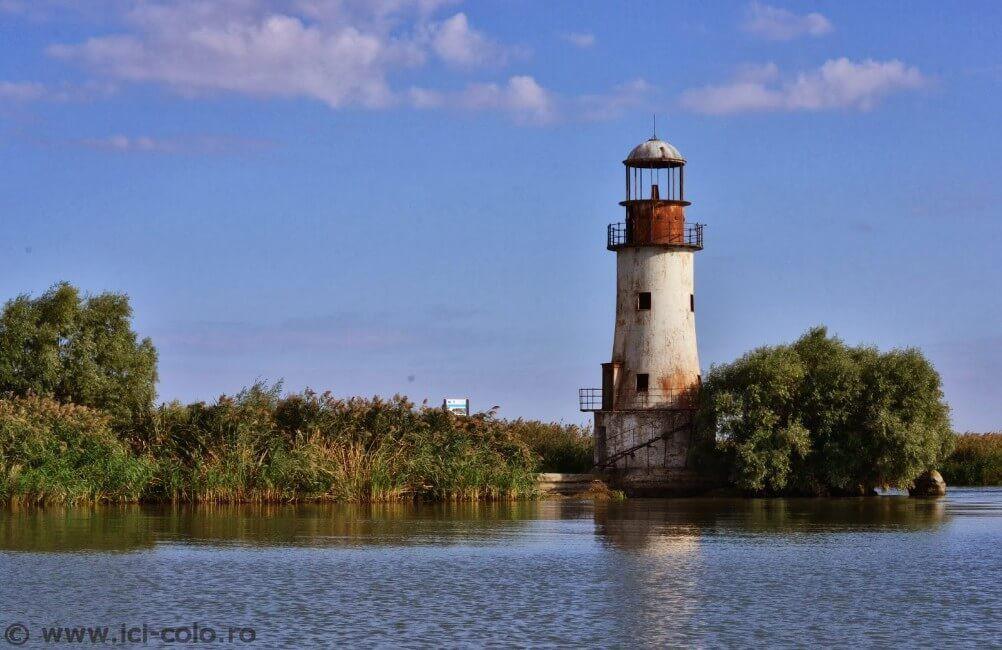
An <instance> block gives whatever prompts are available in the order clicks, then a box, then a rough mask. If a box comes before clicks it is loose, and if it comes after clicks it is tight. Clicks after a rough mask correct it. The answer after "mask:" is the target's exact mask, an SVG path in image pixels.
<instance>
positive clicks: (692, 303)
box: [689, 293, 696, 311]
mask: <svg viewBox="0 0 1002 650" xmlns="http://www.w3.org/2000/svg"><path fill="white" fill-rule="evenodd" d="M689 311H696V294H694V293H690V294H689Z"/></svg>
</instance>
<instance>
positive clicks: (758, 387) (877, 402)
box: [700, 327, 953, 494]
mask: <svg viewBox="0 0 1002 650" xmlns="http://www.w3.org/2000/svg"><path fill="white" fill-rule="evenodd" d="M700 426H701V428H702V432H703V433H704V440H707V441H709V444H710V445H711V446H712V447H713V451H714V453H715V456H716V459H717V461H718V462H719V463H721V464H722V465H723V467H724V469H725V471H726V472H727V473H728V475H729V477H730V479H731V481H732V482H733V483H734V484H735V485H736V486H737V487H740V488H742V489H745V490H751V491H758V492H765V493H797V494H846V493H864V492H868V491H870V490H872V489H873V488H874V487H878V486H901V487H905V486H907V485H908V484H910V483H911V482H912V481H913V480H914V479H915V477H917V476H918V475H919V474H921V473H922V472H923V471H925V470H927V469H934V468H935V467H936V466H937V465H938V464H939V463H941V462H942V461H943V460H944V459H945V457H946V456H947V455H948V453H949V451H950V448H951V444H952V441H953V437H952V435H951V430H950V420H949V408H948V406H947V405H946V403H945V402H944V400H943V392H942V387H941V382H940V377H939V374H938V373H937V372H936V370H935V369H934V368H933V367H932V365H931V364H930V363H929V361H928V360H927V359H926V358H925V357H924V356H923V355H922V353H921V352H920V351H918V350H915V349H906V350H892V351H890V352H885V353H881V352H879V351H878V350H877V349H876V348H872V347H865V346H861V347H852V346H847V345H846V344H845V343H844V342H843V341H841V340H840V339H838V338H835V337H830V336H828V332H827V330H826V329H825V328H823V327H819V328H815V329H812V330H810V331H809V332H807V333H806V334H805V335H804V336H803V337H801V338H800V339H799V340H798V341H796V342H795V343H793V344H792V345H779V346H772V347H763V348H759V349H757V350H754V351H752V352H750V353H748V354H746V355H745V356H743V357H741V358H740V359H738V360H736V361H734V362H733V363H730V364H726V365H721V366H714V367H713V368H712V369H711V370H710V373H709V374H708V376H707V378H706V381H705V383H704V385H703V396H702V400H701V413H700Z"/></svg>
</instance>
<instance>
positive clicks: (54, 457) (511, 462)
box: [0, 384, 590, 504]
mask: <svg viewBox="0 0 1002 650" xmlns="http://www.w3.org/2000/svg"><path fill="white" fill-rule="evenodd" d="M586 434H587V431H586V430H585V429H582V428H580V427H576V426H573V425H562V424H547V423H542V422H534V421H524V420H515V421H506V420H501V419H498V418H496V417H494V415H493V413H480V414H476V415H473V416H469V417H462V416H456V415H454V414H452V413H449V412H448V411H445V410H444V409H440V408H428V407H427V406H416V405H414V404H413V403H412V402H410V401H409V400H407V399H406V398H405V397H401V396H395V397H393V398H390V399H380V398H378V397H377V398H350V399H339V398H336V397H334V396H333V395H331V394H330V393H323V394H317V393H314V392H310V391H306V392H304V393H299V394H292V395H288V396H284V397H283V396H281V395H280V392H279V387H277V386H276V387H268V386H266V385H263V384H258V385H255V386H252V387H251V388H249V389H246V390H244V391H242V392H241V393H239V394H238V395H236V396H233V397H227V396H223V397H220V398H219V399H218V400H217V401H216V402H214V403H211V404H206V403H195V404H180V403H170V404H164V405H161V406H159V407H157V408H155V409H153V410H151V411H150V412H149V413H147V414H145V415H144V416H143V417H139V418H134V419H133V421H132V422H131V423H130V424H128V425H127V426H116V425H113V423H112V420H110V419H109V417H108V416H106V415H104V414H102V413H101V412H100V411H97V410H94V409H91V408H86V407H81V406H75V405H67V404H60V403H58V402H56V401H54V400H51V399H48V398H39V397H8V398H5V399H2V400H0V503H2V502H6V503H18V504H56V503H58V504H80V503H94V502H136V501H150V502H173V503H242V502H252V503H253V502H258V503H281V502H302V501H313V502H319V501H338V502H392V501H404V500H431V501H474V500H513V499H521V498H531V497H534V496H536V495H537V487H536V474H537V473H538V472H539V471H575V470H577V469H578V468H579V467H583V465H584V464H585V460H584V459H585V455H586V454H587V457H588V461H587V463H586V464H587V465H588V466H589V467H590V439H588V436H587V435H586Z"/></svg>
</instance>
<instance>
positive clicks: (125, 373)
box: [0, 283, 157, 423]
mask: <svg viewBox="0 0 1002 650" xmlns="http://www.w3.org/2000/svg"><path fill="white" fill-rule="evenodd" d="M131 316H132V308H131V307H130V306H129V299H128V297H127V296H125V295H122V294H115V293H103V294H100V295H97V296H90V297H85V298H81V296H80V293H79V291H78V290H77V289H75V288H74V287H72V286H70V285H69V284H65V283H63V284H57V285H55V286H54V287H52V288H51V289H49V291H47V292H46V293H44V294H42V296H40V297H38V298H35V299H32V298H30V297H29V296H19V297H17V298H15V299H13V300H10V301H8V302H7V303H6V304H5V305H4V308H3V312H2V313H0V394H4V393H10V394H13V395H18V396H21V397H24V396H27V395H44V396H48V397H53V398H55V399H56V400H58V401H60V402H63V403H73V404H78V405H82V406H90V407H93V408H97V409H100V410H101V411H104V412H105V413H107V414H109V415H110V416H111V417H112V419H113V421H114V422H115V423H125V422H129V421H130V420H132V419H134V418H136V417H141V416H143V415H145V414H146V412H147V411H148V410H149V409H150V407H151V406H152V404H153V399H154V397H155V386H156V378H157V371H156V365H157V353H156V350H155V349H154V348H153V344H152V343H151V342H150V340H149V339H143V340H142V341H137V337H136V334H135V332H133V331H132V327H131V324H130V322H129V319H130V318H131Z"/></svg>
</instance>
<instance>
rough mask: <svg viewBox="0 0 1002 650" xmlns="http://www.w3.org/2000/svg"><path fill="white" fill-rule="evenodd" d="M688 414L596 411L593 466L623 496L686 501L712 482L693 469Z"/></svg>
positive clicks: (692, 421)
mask: <svg viewBox="0 0 1002 650" xmlns="http://www.w3.org/2000/svg"><path fill="white" fill-rule="evenodd" d="M694 435H695V411H694V410H692V409H637V410H616V411H595V466H596V468H598V469H599V471H601V472H602V473H603V475H604V477H605V479H606V482H607V483H608V484H609V485H610V486H611V487H614V488H616V489H618V490H622V491H623V492H624V493H626V495H627V496H684V495H693V494H700V493H702V492H706V491H708V490H711V489H713V488H714V487H716V482H715V481H713V480H712V479H711V478H710V477H708V476H707V475H706V474H705V473H702V472H698V471H696V470H695V469H694V468H693V467H692V462H691V458H690V451H691V450H692V446H693V442H694Z"/></svg>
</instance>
